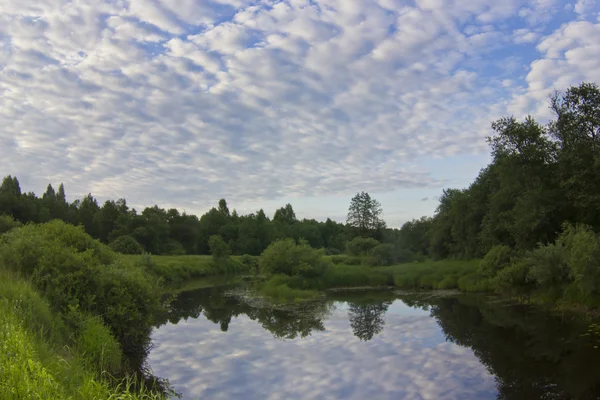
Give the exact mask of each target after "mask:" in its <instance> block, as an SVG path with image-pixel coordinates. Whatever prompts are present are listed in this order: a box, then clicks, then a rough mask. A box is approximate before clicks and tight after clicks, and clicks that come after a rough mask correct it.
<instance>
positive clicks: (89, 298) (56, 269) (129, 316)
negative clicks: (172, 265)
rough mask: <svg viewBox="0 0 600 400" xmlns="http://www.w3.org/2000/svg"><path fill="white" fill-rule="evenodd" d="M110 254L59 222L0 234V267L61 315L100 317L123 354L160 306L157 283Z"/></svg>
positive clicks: (139, 339) (133, 348)
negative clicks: (72, 312) (24, 280)
mask: <svg viewBox="0 0 600 400" xmlns="http://www.w3.org/2000/svg"><path fill="white" fill-rule="evenodd" d="M116 260H117V257H116V254H115V253H114V252H113V251H112V250H110V249H109V248H108V247H107V246H105V245H103V244H101V243H100V242H98V241H97V240H94V239H92V238H91V237H90V236H89V235H88V234H86V233H85V232H83V229H82V228H81V227H75V226H72V225H68V224H66V223H64V222H62V221H52V222H49V223H46V224H43V225H26V226H23V227H21V228H17V229H13V230H12V231H10V232H8V233H6V234H5V235H2V237H0V268H4V269H6V270H12V271H14V272H15V273H17V274H19V275H22V276H25V277H27V278H29V279H31V282H32V283H33V285H34V287H35V288H37V289H38V290H40V291H41V293H42V294H43V295H44V296H45V297H46V299H47V300H48V301H49V303H50V305H51V307H52V308H53V309H54V310H56V311H58V312H60V313H63V314H66V313H68V312H69V311H70V310H73V309H76V310H80V311H81V312H84V313H89V314H91V315H97V316H101V317H102V319H103V321H104V323H106V324H107V326H108V327H109V328H110V329H111V331H112V332H113V334H114V335H115V337H116V338H117V339H118V340H119V342H120V343H121V345H122V347H123V349H124V351H125V352H126V353H127V354H128V355H136V356H137V355H139V353H140V352H143V351H145V348H146V346H147V345H148V341H149V339H148V337H149V333H150V329H151V326H152V320H153V317H154V316H155V315H156V314H157V312H158V311H159V310H160V307H161V306H160V301H159V298H158V296H157V293H158V292H159V290H158V284H157V282H156V281H155V280H153V279H151V277H149V275H148V274H147V273H146V272H145V271H144V270H143V269H141V268H139V267H137V266H135V265H131V266H126V265H122V264H116V263H115V262H116Z"/></svg>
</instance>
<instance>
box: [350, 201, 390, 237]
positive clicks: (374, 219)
mask: <svg viewBox="0 0 600 400" xmlns="http://www.w3.org/2000/svg"><path fill="white" fill-rule="evenodd" d="M382 214H383V210H382V208H381V204H380V203H379V202H378V201H377V200H375V199H373V198H371V196H370V195H369V193H366V192H361V193H357V194H356V196H354V197H353V198H352V200H351V201H350V207H349V209H348V217H347V219H346V223H347V224H348V225H349V226H351V227H352V228H354V229H355V230H356V231H357V232H358V234H359V235H366V236H371V235H374V234H376V233H377V232H378V231H380V230H382V229H383V228H385V222H384V221H383V219H382V218H381V217H382Z"/></svg>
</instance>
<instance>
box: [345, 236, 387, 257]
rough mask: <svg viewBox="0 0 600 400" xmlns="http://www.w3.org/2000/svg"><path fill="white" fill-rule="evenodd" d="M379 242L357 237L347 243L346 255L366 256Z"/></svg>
mask: <svg viewBox="0 0 600 400" xmlns="http://www.w3.org/2000/svg"><path fill="white" fill-rule="evenodd" d="M377 246H379V242H378V241H377V240H375V239H373V238H364V237H355V238H354V239H352V240H351V241H349V242H348V243H346V253H347V254H348V255H351V256H366V255H368V254H369V252H370V251H371V250H372V249H374V248H375V247H377Z"/></svg>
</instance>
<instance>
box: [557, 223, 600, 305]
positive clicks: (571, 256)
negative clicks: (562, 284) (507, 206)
mask: <svg viewBox="0 0 600 400" xmlns="http://www.w3.org/2000/svg"><path fill="white" fill-rule="evenodd" d="M558 243H560V244H561V245H562V246H564V248H565V250H566V263H567V265H568V266H569V270H570V276H571V278H572V279H573V281H574V282H575V284H576V285H577V287H578V288H579V290H580V291H581V293H582V294H583V295H584V296H590V295H593V294H594V293H595V292H597V291H598V290H599V289H600V241H599V240H598V237H597V236H596V234H595V233H594V232H593V231H592V228H591V227H589V226H585V225H579V226H576V227H574V226H572V225H566V226H565V227H564V231H563V233H562V234H561V235H560V237H559V239H558Z"/></svg>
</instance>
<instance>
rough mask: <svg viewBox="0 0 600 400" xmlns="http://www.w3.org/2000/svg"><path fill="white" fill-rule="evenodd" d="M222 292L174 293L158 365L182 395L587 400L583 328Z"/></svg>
mask: <svg viewBox="0 0 600 400" xmlns="http://www.w3.org/2000/svg"><path fill="white" fill-rule="evenodd" d="M230 289H231V288H230V287H220V288H211V289H203V290H197V291H190V292H184V293H181V294H180V295H179V296H178V297H177V299H176V300H175V302H174V303H173V307H172V309H171V310H169V312H168V313H167V314H165V315H164V316H163V320H162V321H161V324H160V326H159V328H158V329H156V330H155V332H154V334H153V339H154V341H155V342H156V343H157V344H158V347H157V348H155V349H154V350H153V351H152V353H151V354H150V357H149V362H150V364H151V366H152V368H153V370H154V372H155V373H156V374H158V375H160V376H165V377H168V378H169V379H170V381H171V382H172V383H173V384H174V386H175V388H176V389H177V390H179V391H181V392H182V394H183V395H184V396H183V398H184V399H188V398H189V399H196V398H211V399H212V398H244V399H246V398H250V399H252V398H261V399H262V398H356V399H364V398H375V399H388V398H390V399H413V398H414V399H439V398H447V399H454V398H464V399H470V398H476V399H486V398H488V399H494V398H499V399H539V398H548V399H563V398H564V399H588V398H589V399H595V398H600V397H599V393H600V387H599V382H600V371H598V368H594V367H593V366H596V365H598V361H600V357H599V354H600V352H599V351H597V350H596V351H594V349H593V345H592V343H590V341H589V339H588V338H587V337H582V336H581V333H582V332H583V331H584V330H585V324H583V323H577V322H573V321H570V322H567V321H560V320H557V319H556V318H553V317H550V316H548V315H545V314H540V313H539V312H538V313H535V312H533V311H532V310H531V309H527V308H522V307H515V306H509V305H507V304H503V303H498V302H497V301H493V300H490V299H485V298H481V297H469V296H460V297H435V296H424V295H422V294H412V295H408V294H403V295H397V294H394V293H392V292H366V293H345V294H341V293H338V294H335V295H332V296H330V297H328V298H326V299H323V300H322V301H319V302H315V303H312V304H309V305H303V306H301V307H287V308H285V307H284V308H275V309H274V308H272V307H271V306H270V305H268V304H266V303H264V302H260V301H256V299H251V298H247V297H244V296H234V295H226V291H227V290H230Z"/></svg>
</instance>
